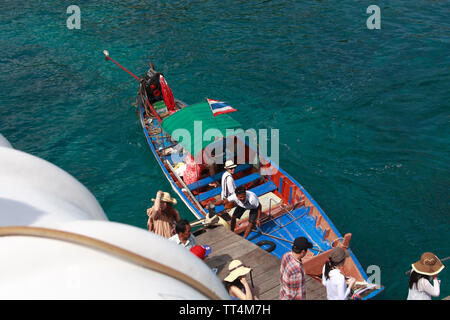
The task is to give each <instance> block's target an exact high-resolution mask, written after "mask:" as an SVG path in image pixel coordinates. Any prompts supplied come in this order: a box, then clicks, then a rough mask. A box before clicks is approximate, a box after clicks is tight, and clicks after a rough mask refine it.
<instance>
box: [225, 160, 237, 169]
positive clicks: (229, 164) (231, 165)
mask: <svg viewBox="0 0 450 320" xmlns="http://www.w3.org/2000/svg"><path fill="white" fill-rule="evenodd" d="M223 167H224V168H225V169H233V168H236V167H237V165H236V164H234V162H233V160H227V161H225V165H224V166H223Z"/></svg>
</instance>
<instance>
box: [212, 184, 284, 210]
mask: <svg viewBox="0 0 450 320" xmlns="http://www.w3.org/2000/svg"><path fill="white" fill-rule="evenodd" d="M276 189H277V186H276V184H275V183H273V182H272V181H269V182H266V183H263V184H260V185H259V186H257V187H254V188H252V189H250V190H249V191H251V192H253V193H254V194H256V196H257V197H260V196H262V195H263V194H266V193H268V192H272V191H274V190H276ZM224 209H225V206H224V205H220V206H217V207H216V212H221V211H223V210H224ZM205 211H206V212H208V211H207V209H205Z"/></svg>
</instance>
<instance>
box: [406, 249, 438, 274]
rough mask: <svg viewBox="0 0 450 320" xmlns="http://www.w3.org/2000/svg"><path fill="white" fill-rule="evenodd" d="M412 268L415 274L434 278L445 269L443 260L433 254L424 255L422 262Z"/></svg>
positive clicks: (421, 258)
mask: <svg viewBox="0 0 450 320" xmlns="http://www.w3.org/2000/svg"><path fill="white" fill-rule="evenodd" d="M411 266H412V268H413V270H414V271H415V272H417V273H420V274H424V275H427V276H434V275H436V274H438V273H439V272H441V271H442V269H444V265H443V264H442V262H441V260H439V258H438V257H436V256H435V255H434V254H433V253H431V252H425V253H424V254H422V256H421V257H420V260H419V261H417V262H416V263H413V264H412V265H411Z"/></svg>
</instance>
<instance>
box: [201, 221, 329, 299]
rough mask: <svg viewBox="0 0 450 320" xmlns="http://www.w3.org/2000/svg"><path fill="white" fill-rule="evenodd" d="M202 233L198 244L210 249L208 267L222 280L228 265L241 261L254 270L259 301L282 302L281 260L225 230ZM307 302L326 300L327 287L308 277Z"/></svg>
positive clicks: (254, 280)
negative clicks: (213, 269)
mask: <svg viewBox="0 0 450 320" xmlns="http://www.w3.org/2000/svg"><path fill="white" fill-rule="evenodd" d="M199 231H200V230H199ZM199 231H197V232H195V233H194V234H195V235H196V239H197V242H198V244H201V245H208V246H210V247H211V254H210V255H209V256H208V257H207V258H206V260H205V263H206V264H207V265H208V266H209V267H211V268H217V269H218V271H217V276H218V277H219V278H220V279H221V280H223V279H224V278H225V277H226V276H227V275H228V264H229V263H230V262H231V261H232V260H235V259H238V260H241V261H242V263H243V264H244V265H246V266H250V267H252V268H253V271H252V277H253V283H254V285H255V295H256V296H257V297H258V298H259V299H261V300H279V299H280V264H281V261H280V259H278V258H276V257H274V256H273V255H271V254H270V253H268V252H267V251H265V250H263V249H261V248H260V247H258V246H257V245H256V244H254V243H252V242H250V241H247V240H245V239H244V238H242V237H241V236H239V235H237V234H235V233H234V232H231V231H229V230H227V229H226V228H225V227H223V226H217V227H212V228H206V229H203V230H201V231H203V232H202V233H200V232H199ZM250 280H251V279H250V276H249V275H248V276H247V281H248V283H249V284H250V286H251V281H250ZM306 299H307V300H326V292H325V287H324V286H323V285H322V284H321V283H319V282H318V281H317V280H314V279H313V278H311V277H309V276H307V279H306Z"/></svg>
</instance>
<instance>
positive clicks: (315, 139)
mask: <svg viewBox="0 0 450 320" xmlns="http://www.w3.org/2000/svg"><path fill="white" fill-rule="evenodd" d="M72 4H76V5H78V6H79V8H80V10H81V15H80V17H81V25H80V27H81V28H80V29H69V28H68V27H67V19H68V18H70V17H71V13H69V14H68V13H67V11H66V10H67V8H68V7H69V6H70V5H72ZM369 5H378V6H379V8H380V10H381V29H379V30H376V29H374V30H369V29H368V28H367V26H366V20H367V19H368V18H369V16H370V14H368V13H366V9H367V7H368V6H369ZM449 12H450V5H449V2H448V1H432V0H429V1H416V0H409V1H289V0H284V1H281V0H278V1H275V0H274V1H269V0H266V1H230V0H206V1H205V0H202V1H199V0H192V1H164V0H162V1H117V0H109V1H104V0H101V1H24V2H20V3H19V2H17V1H11V0H2V1H1V2H0V133H2V134H3V135H4V136H5V137H6V138H7V139H8V140H9V141H10V142H11V144H12V145H13V146H14V147H15V148H16V149H19V150H23V151H25V152H28V153H31V154H33V155H36V156H38V157H41V158H43V159H46V160H48V161H50V162H52V163H53V164H55V165H57V166H59V167H61V168H62V169H64V170H66V171H67V172H69V173H70V174H71V175H73V176H74V177H75V178H76V179H78V180H79V181H80V182H82V183H83V184H84V185H85V186H86V187H87V188H88V189H89V190H90V191H91V192H92V193H93V194H94V195H95V197H96V198H97V199H98V201H99V203H100V204H101V206H102V207H103V209H104V211H105V213H106V214H107V216H108V217H109V219H110V220H111V221H116V222H121V223H126V224H131V225H134V226H137V227H140V228H146V221H147V218H146V209H147V208H148V207H149V206H151V204H152V203H151V201H150V199H151V198H152V197H154V196H155V194H156V192H157V191H158V190H160V189H162V190H165V191H171V188H170V185H169V183H168V182H167V181H166V180H165V178H164V176H163V174H162V173H161V171H160V168H159V166H158V164H157V162H156V160H155V159H154V157H153V154H152V153H151V151H150V149H149V147H148V145H147V142H146V140H145V138H144V134H143V132H142V129H141V126H140V123H139V121H138V118H137V116H136V113H135V107H134V106H133V103H134V102H135V99H136V92H137V90H138V83H137V82H136V80H135V79H133V78H132V77H130V76H129V75H128V74H127V73H125V72H124V71H122V70H121V69H119V68H118V67H117V66H116V65H114V64H112V63H111V62H105V60H104V56H103V53H102V51H103V50H104V49H107V50H109V52H110V54H111V57H112V58H114V59H115V60H117V61H118V62H120V63H121V64H122V65H124V66H125V67H127V68H128V69H130V70H131V71H132V72H134V73H136V74H137V75H143V74H144V73H145V72H146V70H147V69H148V62H149V61H150V60H151V61H152V62H153V63H154V64H155V66H156V67H157V69H158V70H160V71H161V72H163V73H164V74H165V76H166V80H167V81H168V83H169V85H170V86H171V88H172V90H173V92H174V95H175V96H176V97H178V98H180V99H181V100H183V101H185V102H187V103H195V102H200V101H203V99H204V98H205V97H208V98H211V99H218V100H225V101H227V102H229V103H230V104H231V105H233V106H234V107H235V108H237V109H238V112H236V113H234V114H231V115H232V116H233V117H234V118H235V119H236V120H238V121H240V122H241V123H243V124H244V125H245V128H255V129H264V128H266V129H270V128H274V129H279V133H280V145H279V152H280V166H281V167H282V168H284V169H285V170H286V171H287V172H288V173H290V174H291V175H292V176H293V177H294V178H295V179H296V180H297V181H299V182H300V183H301V184H302V185H303V186H304V187H305V188H306V189H307V190H308V191H309V193H310V194H311V195H312V196H313V197H314V199H315V200H316V201H317V202H318V203H319V204H320V206H321V207H322V209H323V210H324V211H325V212H326V213H327V215H328V216H329V217H330V218H331V220H332V221H333V223H334V224H335V226H336V227H337V228H338V230H339V231H340V232H341V233H342V234H344V233H347V232H351V233H352V234H353V237H352V241H351V248H352V250H353V252H354V253H355V255H356V256H357V258H358V260H359V261H360V263H361V264H362V266H363V267H364V268H368V267H369V266H371V265H376V266H379V267H380V270H381V282H382V283H383V285H385V287H386V289H385V291H384V292H383V293H382V294H381V295H379V296H378V298H379V299H406V296H407V292H408V276H407V275H405V272H406V271H408V270H409V269H410V265H411V263H413V262H415V261H417V260H418V259H419V258H420V255H421V254H422V253H423V252H425V251H431V252H433V253H435V254H436V255H438V256H439V257H440V258H445V257H447V256H450V244H449V237H450V228H449V222H450V219H449V216H450V215H449V213H450V205H449V198H450V197H449V190H450V174H449V163H450V155H449V151H450V130H449V121H450V117H449V115H450V112H449V111H450V68H449V66H450V22H449V15H448V14H449ZM172 193H173V192H172ZM178 200H180V199H178ZM179 202H180V204H179V205H177V207H178V209H179V210H180V212H181V214H182V215H183V216H184V217H185V218H188V219H190V220H192V219H194V217H193V216H192V215H191V214H190V212H189V211H188V210H187V209H186V208H185V207H184V205H183V203H182V202H181V201H179ZM149 245H151V244H149ZM449 262H450V261H447V262H446V264H447V268H445V269H444V271H443V272H442V273H441V275H440V279H442V286H441V295H440V298H443V297H446V296H448V295H450V272H449V269H450V267H449Z"/></svg>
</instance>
